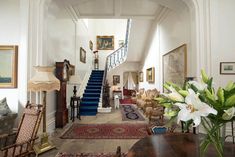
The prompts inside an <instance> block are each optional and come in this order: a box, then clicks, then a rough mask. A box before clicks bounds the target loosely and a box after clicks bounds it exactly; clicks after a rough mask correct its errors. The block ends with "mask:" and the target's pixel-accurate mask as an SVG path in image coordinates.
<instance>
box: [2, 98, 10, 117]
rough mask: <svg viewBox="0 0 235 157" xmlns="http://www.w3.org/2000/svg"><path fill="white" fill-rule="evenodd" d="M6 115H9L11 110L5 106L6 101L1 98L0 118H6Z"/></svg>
mask: <svg viewBox="0 0 235 157" xmlns="http://www.w3.org/2000/svg"><path fill="white" fill-rule="evenodd" d="M8 113H11V110H10V108H9V106H8V104H7V99H6V98H3V99H2V100H0V117H1V116H6V115H7V114H8Z"/></svg>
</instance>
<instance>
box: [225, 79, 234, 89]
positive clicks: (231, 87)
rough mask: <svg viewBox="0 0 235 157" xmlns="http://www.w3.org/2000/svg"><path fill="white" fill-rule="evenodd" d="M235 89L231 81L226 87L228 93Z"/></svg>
mask: <svg viewBox="0 0 235 157" xmlns="http://www.w3.org/2000/svg"><path fill="white" fill-rule="evenodd" d="M233 88H234V82H232V81H229V83H228V84H227V86H226V87H225V90H226V91H230V90H232V89H233Z"/></svg>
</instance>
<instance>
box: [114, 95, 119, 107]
mask: <svg viewBox="0 0 235 157" xmlns="http://www.w3.org/2000/svg"><path fill="white" fill-rule="evenodd" d="M119 105H120V102H119V96H118V95H115V96H114V108H115V109H118V108H119Z"/></svg>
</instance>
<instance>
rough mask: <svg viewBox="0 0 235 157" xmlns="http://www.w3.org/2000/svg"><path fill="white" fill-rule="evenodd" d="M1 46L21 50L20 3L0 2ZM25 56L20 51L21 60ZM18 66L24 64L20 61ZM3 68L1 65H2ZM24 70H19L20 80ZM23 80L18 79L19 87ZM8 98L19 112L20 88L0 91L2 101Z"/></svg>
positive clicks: (9, 103)
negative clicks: (16, 47)
mask: <svg viewBox="0 0 235 157" xmlns="http://www.w3.org/2000/svg"><path fill="white" fill-rule="evenodd" d="M0 19H1V20H0V30H1V31H0V45H19V48H20V1H16V0H7V1H0ZM22 55H23V54H22V53H21V52H20V51H19V57H18V58H20V57H21V56H22ZM18 64H23V62H21V60H19V63H18ZM0 66H1V63H0ZM21 73H22V69H20V68H18V78H19V75H21ZM20 83H21V80H19V79H18V86H19V85H20ZM4 97H7V102H8V105H9V107H10V108H11V110H12V111H14V112H18V101H19V98H18V88H14V89H0V99H2V98H4Z"/></svg>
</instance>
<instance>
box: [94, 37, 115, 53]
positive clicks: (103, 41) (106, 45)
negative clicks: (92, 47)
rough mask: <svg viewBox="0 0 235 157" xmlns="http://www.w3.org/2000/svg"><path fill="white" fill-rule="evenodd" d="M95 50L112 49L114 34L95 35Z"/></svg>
mask: <svg viewBox="0 0 235 157" xmlns="http://www.w3.org/2000/svg"><path fill="white" fill-rule="evenodd" d="M96 45H97V50H114V36H113V35H112V36H97V37H96Z"/></svg>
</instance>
